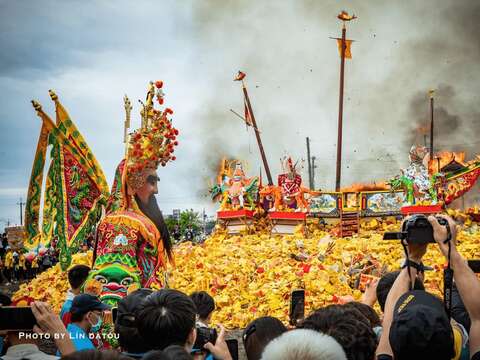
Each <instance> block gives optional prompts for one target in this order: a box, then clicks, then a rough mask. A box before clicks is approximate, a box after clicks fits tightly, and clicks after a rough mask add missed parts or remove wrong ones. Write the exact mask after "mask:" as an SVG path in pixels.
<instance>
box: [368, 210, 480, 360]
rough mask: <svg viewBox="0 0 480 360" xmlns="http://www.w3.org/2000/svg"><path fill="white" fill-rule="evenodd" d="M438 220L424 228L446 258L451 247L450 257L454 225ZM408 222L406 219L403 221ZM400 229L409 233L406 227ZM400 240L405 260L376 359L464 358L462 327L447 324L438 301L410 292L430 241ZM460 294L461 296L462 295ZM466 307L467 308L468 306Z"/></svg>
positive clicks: (430, 220) (389, 301)
mask: <svg viewBox="0 0 480 360" xmlns="http://www.w3.org/2000/svg"><path fill="white" fill-rule="evenodd" d="M438 218H439V219H440V221H441V223H442V224H440V223H439V221H438V219H437V218H435V217H433V216H430V217H429V218H428V224H427V225H430V226H431V228H432V229H433V239H432V240H435V241H436V242H437V243H439V244H441V245H440V246H441V250H442V252H443V253H444V254H445V255H448V252H449V250H448V248H449V247H450V255H452V254H453V253H454V251H453V249H454V248H455V246H454V244H455V239H456V228H455V223H454V222H453V220H452V219H451V218H449V217H448V216H442V217H440V216H439V217H438ZM409 221H410V219H409V218H407V219H406V220H405V222H409ZM402 229H404V230H407V231H406V233H408V234H411V232H410V230H408V229H405V226H402ZM448 239H450V240H448ZM402 241H404V242H403V244H404V246H405V249H406V254H405V255H406V260H405V264H404V266H403V268H402V270H401V271H400V274H399V275H398V276H397V278H396V280H395V282H394V284H393V286H392V288H391V289H390V292H389V293H388V296H387V300H386V303H385V312H384V318H383V332H382V335H381V337H380V342H379V345H378V347H377V351H376V354H377V360H391V359H395V360H403V359H409V360H411V359H438V360H450V359H460V358H461V357H463V356H465V354H464V352H462V348H463V347H464V345H465V343H466V341H467V335H466V334H465V332H464V330H463V328H462V327H461V326H460V325H458V324H456V323H455V322H454V321H453V322H451V321H450V319H449V316H448V315H447V313H446V311H445V307H444V304H443V303H442V301H441V300H440V299H438V298H437V297H435V296H434V295H432V294H429V293H427V292H425V291H422V290H410V289H411V288H412V286H413V280H414V279H415V278H416V277H417V273H418V272H420V271H422V267H423V264H422V258H423V256H424V255H425V253H426V251H427V246H428V243H429V242H430V240H429V239H420V238H417V239H416V240H415V241H412V239H409V238H408V235H407V237H406V238H404V239H403V240H402ZM447 242H450V243H451V244H450V245H448V244H447ZM445 247H446V248H445ZM444 251H445V252H444ZM451 259H453V257H451ZM467 268H468V266H467ZM454 271H455V269H454ZM472 275H473V273H472ZM473 276H474V275H473ZM460 293H461V295H462V297H463V293H462V292H460ZM478 294H480V284H479V293H478ZM470 299H471V298H470ZM470 299H469V300H470ZM466 306H467V309H468V308H469V306H468V305H467V304H466ZM479 313H480V312H479ZM472 324H473V323H472ZM479 334H480V332H479ZM479 340H480V336H479ZM478 344H479V345H480V342H478ZM478 350H480V346H479V349H478Z"/></svg>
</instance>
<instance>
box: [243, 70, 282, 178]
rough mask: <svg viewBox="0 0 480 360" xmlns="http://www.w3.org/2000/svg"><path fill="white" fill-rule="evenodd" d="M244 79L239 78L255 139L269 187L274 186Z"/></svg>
mask: <svg viewBox="0 0 480 360" xmlns="http://www.w3.org/2000/svg"><path fill="white" fill-rule="evenodd" d="M242 74H243V73H242ZM244 77H245V75H244V74H243V77H241V78H239V80H241V81H242V89H243V95H244V97H245V101H246V103H247V108H248V112H249V113H250V117H251V119H252V125H253V130H254V131H255V137H256V138H257V143H258V148H259V149H260V155H261V156H262V161H263V167H264V168H265V173H266V174H267V179H268V185H273V180H272V174H271V173H270V168H269V166H268V162H267V156H266V155H265V150H264V148H263V144H262V139H261V137H260V132H259V131H258V127H257V122H256V121H255V115H254V114H253V110H252V104H250V98H249V97H248V92H247V87H246V86H245V81H244V80H243V79H244ZM237 78H238V76H237Z"/></svg>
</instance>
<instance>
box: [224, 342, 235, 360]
mask: <svg viewBox="0 0 480 360" xmlns="http://www.w3.org/2000/svg"><path fill="white" fill-rule="evenodd" d="M225 342H226V343H227V346H228V351H229V352H230V355H231V356H232V359H233V360H238V340H237V339H229V340H225Z"/></svg>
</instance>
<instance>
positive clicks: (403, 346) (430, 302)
mask: <svg viewBox="0 0 480 360" xmlns="http://www.w3.org/2000/svg"><path fill="white" fill-rule="evenodd" d="M389 339H390V345H391V347H392V350H393V354H394V357H395V359H398V360H402V359H409V360H410V359H436V360H441V359H452V358H453V357H454V356H455V349H454V338H453V330H452V326H451V325H450V320H449V318H448V316H447V314H446V312H445V308H444V307H443V303H442V301H441V300H440V299H438V298H437V297H435V296H434V295H432V294H429V293H427V292H426V291H423V290H412V291H409V292H407V293H405V294H403V295H402V296H401V297H400V299H398V301H397V303H396V304H395V310H394V313H393V321H392V326H391V328H390V336H389Z"/></svg>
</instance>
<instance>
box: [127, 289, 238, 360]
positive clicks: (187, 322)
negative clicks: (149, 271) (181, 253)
mask: <svg viewBox="0 0 480 360" xmlns="http://www.w3.org/2000/svg"><path fill="white" fill-rule="evenodd" d="M196 318H197V309H196V307H195V304H194V302H193V301H192V299H191V298H190V297H188V296H187V295H186V294H184V293H182V292H181V291H178V290H174V289H161V290H159V291H156V292H154V293H153V294H151V295H149V296H147V297H146V298H145V299H144V300H143V301H142V303H141V305H140V307H139V309H138V311H137V312H136V324H137V328H138V333H139V335H140V336H141V337H142V338H143V339H144V340H145V342H146V343H147V344H148V345H149V346H150V347H151V348H152V349H158V350H163V349H165V348H166V347H168V346H170V345H181V346H183V347H184V348H185V350H186V351H187V352H189V353H190V352H191V351H192V349H193V346H194V344H195V341H196V338H197V330H198V329H197V328H196ZM220 329H221V330H220V333H219V335H218V337H217V339H216V341H215V344H212V343H211V342H207V343H206V344H202V347H201V348H202V349H205V350H208V351H209V352H210V353H211V354H212V355H213V357H214V358H215V359H218V360H231V359H232V357H231V356H230V353H229V351H228V346H227V344H226V342H225V333H226V332H225V329H224V328H223V327H220ZM194 358H195V359H198V358H200V359H203V358H204V355H203V354H199V356H197V355H196V356H195V357H194Z"/></svg>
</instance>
